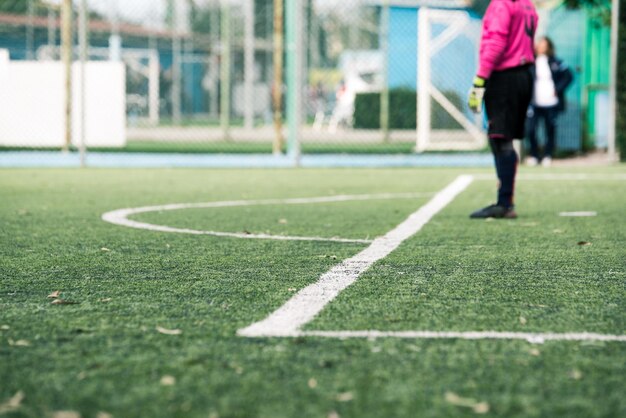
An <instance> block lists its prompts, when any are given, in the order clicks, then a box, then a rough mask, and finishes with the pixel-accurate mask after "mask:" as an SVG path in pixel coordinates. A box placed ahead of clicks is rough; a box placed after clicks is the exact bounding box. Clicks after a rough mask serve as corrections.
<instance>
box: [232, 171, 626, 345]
mask: <svg viewBox="0 0 626 418" xmlns="http://www.w3.org/2000/svg"><path fill="white" fill-rule="evenodd" d="M474 179H475V177H473V176H468V175H463V176H460V177H458V178H457V179H456V180H455V181H454V182H453V183H451V184H450V185H449V186H448V187H446V188H445V189H444V190H443V191H441V192H440V193H438V194H437V195H436V196H435V197H433V199H432V200H431V201H430V202H428V203H427V204H426V205H425V206H423V207H421V208H420V209H419V210H418V211H417V212H415V213H413V214H412V215H411V216H410V217H409V218H408V219H407V220H406V221H404V222H403V223H402V224H400V225H399V226H398V227H396V228H395V229H394V230H392V231H391V232H389V233H388V234H386V235H385V236H384V237H381V238H377V239H376V240H374V242H373V243H372V244H371V245H370V246H369V247H368V248H366V249H365V250H363V251H361V252H360V253H359V254H357V255H356V256H354V257H351V258H349V259H347V260H345V261H343V262H342V263H340V264H339V265H337V266H335V267H333V268H332V269H330V270H329V271H328V272H327V273H325V274H324V275H322V276H321V277H320V279H319V280H318V281H317V282H315V283H313V284H311V285H309V286H307V287H305V288H304V289H302V290H301V291H299V292H298V293H297V294H296V295H294V296H293V297H292V298H291V299H290V300H288V301H287V302H286V303H285V304H284V305H283V306H281V307H280V308H278V309H277V310H276V311H274V312H273V313H271V314H270V315H269V316H268V317H266V318H265V319H263V320H261V321H259V322H256V323H253V324H252V325H250V326H248V327H246V328H243V329H240V330H238V331H237V335H239V336H241V337H249V338H262V337H319V338H336V339H348V338H367V339H376V338H405V339H461V340H523V341H528V342H530V343H533V344H543V343H544V342H546V341H606V342H626V335H611V334H597V333H588V332H582V333H571V332H570V333H550V332H547V333H532V332H498V331H466V332H461V331H376V330H369V331H314V330H313V331H302V330H301V328H302V327H303V326H304V325H306V324H307V323H309V322H310V321H312V320H313V319H314V318H315V316H317V315H318V314H319V313H320V312H321V311H322V310H323V309H324V307H325V306H326V305H327V304H328V303H330V302H331V301H332V300H333V299H335V298H336V297H337V296H338V295H339V294H340V293H341V292H342V291H343V290H344V289H346V288H347V287H349V286H350V285H351V284H353V283H354V282H355V281H356V280H357V279H358V278H359V276H360V275H361V274H362V273H363V272H365V271H366V270H367V269H369V268H370V267H371V266H372V265H373V264H374V263H375V262H377V261H379V260H381V259H382V258H384V257H386V256H387V255H389V254H390V253H391V252H392V251H394V250H395V249H396V248H398V246H400V244H401V243H402V242H403V241H405V240H406V239H408V238H410V237H411V236H413V235H414V234H416V233H417V232H418V231H419V230H420V229H421V228H422V227H423V226H424V225H425V224H426V223H428V221H430V219H432V217H433V216H435V215H436V214H437V213H438V212H440V211H441V210H442V209H443V208H445V207H446V206H447V205H448V204H449V203H451V202H452V201H453V200H454V198H455V197H456V196H458V195H459V194H460V193H461V192H463V191H464V190H465V189H466V188H467V187H468V186H469V185H470V184H471V183H472V182H473V180H474ZM486 179H487V177H482V178H481V180H486ZM489 179H491V177H489ZM537 179H539V177H537ZM540 179H541V180H547V179H552V178H547V177H543V176H542V177H541V178H540ZM558 179H563V176H559V177H558ZM567 179H575V180H581V179H582V178H581V177H580V176H578V175H576V176H572V177H567ZM624 179H626V177H625V178H624ZM620 180H621V179H620Z"/></svg>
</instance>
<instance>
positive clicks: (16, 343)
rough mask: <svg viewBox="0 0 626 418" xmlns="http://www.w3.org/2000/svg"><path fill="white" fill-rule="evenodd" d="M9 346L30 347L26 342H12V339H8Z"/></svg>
mask: <svg viewBox="0 0 626 418" xmlns="http://www.w3.org/2000/svg"><path fill="white" fill-rule="evenodd" d="M9 345H10V346H12V347H30V341H28V340H17V341H13V340H12V339H9Z"/></svg>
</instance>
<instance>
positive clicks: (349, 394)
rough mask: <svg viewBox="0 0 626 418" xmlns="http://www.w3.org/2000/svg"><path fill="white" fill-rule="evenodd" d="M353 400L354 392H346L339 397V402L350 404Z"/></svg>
mask: <svg viewBox="0 0 626 418" xmlns="http://www.w3.org/2000/svg"><path fill="white" fill-rule="evenodd" d="M352 399H354V395H353V394H352V392H344V393H340V394H339V395H337V400H338V401H339V402H350V401H351V400H352Z"/></svg>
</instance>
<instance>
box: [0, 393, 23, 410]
mask: <svg viewBox="0 0 626 418" xmlns="http://www.w3.org/2000/svg"><path fill="white" fill-rule="evenodd" d="M23 400H24V392H22V391H21V390H20V391H19V392H17V393H16V394H15V395H13V396H12V397H10V398H9V399H7V400H6V401H5V402H3V403H0V415H3V414H8V413H9V412H13V411H15V410H17V409H19V408H20V407H21V406H22V401H23Z"/></svg>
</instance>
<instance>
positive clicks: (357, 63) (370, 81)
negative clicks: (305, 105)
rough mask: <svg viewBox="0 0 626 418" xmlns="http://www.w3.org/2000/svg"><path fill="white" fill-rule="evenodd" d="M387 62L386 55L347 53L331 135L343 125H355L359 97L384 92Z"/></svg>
mask: <svg viewBox="0 0 626 418" xmlns="http://www.w3.org/2000/svg"><path fill="white" fill-rule="evenodd" d="M383 59H384V58H383V53H382V51H346V52H344V53H343V54H342V55H341V58H340V60H339V69H340V70H341V73H342V75H343V81H342V85H341V86H340V87H339V89H338V90H337V92H336V95H337V101H336V103H335V108H334V109H333V113H332V116H331V117H330V122H329V131H330V132H331V133H334V132H336V131H337V127H338V126H339V125H340V124H345V125H347V126H351V125H352V123H353V117H354V103H355V101H356V96H357V94H359V93H368V92H378V91H381V90H382V87H383V84H382V76H383V63H384V62H383ZM318 117H319V115H316V126H319V125H321V123H319V122H318V120H317V119H318ZM322 117H323V116H322Z"/></svg>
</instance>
